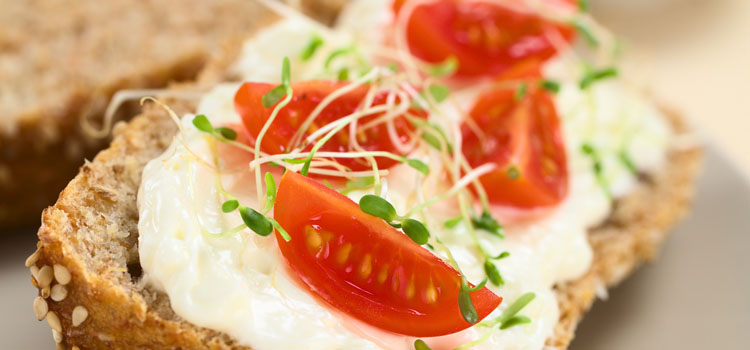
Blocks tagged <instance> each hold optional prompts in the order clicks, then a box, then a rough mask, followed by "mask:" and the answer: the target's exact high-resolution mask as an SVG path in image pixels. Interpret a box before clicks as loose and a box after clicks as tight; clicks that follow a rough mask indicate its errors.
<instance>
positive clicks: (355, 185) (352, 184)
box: [341, 176, 375, 194]
mask: <svg viewBox="0 0 750 350" xmlns="http://www.w3.org/2000/svg"><path fill="white" fill-rule="evenodd" d="M374 184H375V178H374V177H372V176H365V177H358V178H356V179H354V180H349V181H347V182H346V185H345V186H344V190H343V191H341V193H342V194H347V193H349V192H351V191H356V190H365V189H368V188H370V187H372V186H373V185H374Z"/></svg>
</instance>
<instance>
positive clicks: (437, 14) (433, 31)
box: [394, 0, 575, 78]
mask: <svg viewBox="0 0 750 350" xmlns="http://www.w3.org/2000/svg"><path fill="white" fill-rule="evenodd" d="M547 1H549V2H555V0H547ZM405 2H406V1H404V0H399V1H396V2H395V3H394V9H395V11H397V12H398V11H399V10H400V8H401V7H402V5H403V3H405ZM556 2H557V3H560V4H562V5H563V6H570V3H571V1H568V0H557V1H556ZM517 5H518V6H523V3H522V2H520V1H519V2H518V4H517ZM553 32H554V33H556V34H559V35H560V36H561V37H562V38H563V40H564V41H567V42H570V41H572V40H573V38H574V37H575V32H574V30H573V29H572V28H571V27H569V26H566V25H560V24H555V23H552V22H550V21H548V20H546V19H543V18H541V17H540V16H538V15H536V14H533V13H526V12H520V11H518V10H516V9H511V8H508V7H505V6H502V5H499V4H496V3H492V2H490V1H481V0H469V1H461V0H437V1H434V2H429V3H426V4H423V5H419V6H418V7H417V8H415V9H414V12H413V13H412V15H411V17H410V18H409V20H408V24H407V28H406V38H407V43H408V46H409V50H410V51H411V53H412V54H413V55H414V56H416V57H418V58H420V59H422V60H424V61H427V62H430V63H439V62H443V61H445V60H446V59H448V58H449V57H451V56H453V57H455V58H456V59H457V60H458V62H459V66H458V70H457V72H456V76H457V77H464V78H466V77H480V76H489V77H492V76H495V75H498V74H500V73H502V72H503V71H505V70H507V69H510V68H511V67H513V66H514V65H516V64H518V63H520V62H523V61H526V60H532V61H540V62H542V61H545V60H547V59H549V58H550V57H552V56H554V55H555V54H556V53H557V49H556V48H555V46H554V45H553V44H552V42H551V41H550V39H549V38H548V37H547V36H546V34H547V33H553Z"/></svg>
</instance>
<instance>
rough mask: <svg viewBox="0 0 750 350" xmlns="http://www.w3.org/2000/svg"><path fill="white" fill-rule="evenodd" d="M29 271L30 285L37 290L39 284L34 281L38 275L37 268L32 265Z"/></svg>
mask: <svg viewBox="0 0 750 350" xmlns="http://www.w3.org/2000/svg"><path fill="white" fill-rule="evenodd" d="M29 269H30V270H31V284H33V285H34V288H39V282H37V281H36V279H37V276H38V275H39V267H38V266H36V265H34V266H32V267H30V268H29Z"/></svg>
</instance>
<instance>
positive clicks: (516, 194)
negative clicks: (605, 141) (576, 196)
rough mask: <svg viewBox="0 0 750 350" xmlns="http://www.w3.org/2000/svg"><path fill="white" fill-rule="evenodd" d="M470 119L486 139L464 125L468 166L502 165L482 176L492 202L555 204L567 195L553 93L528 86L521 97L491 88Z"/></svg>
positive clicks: (527, 205) (527, 206)
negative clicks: (518, 98) (489, 163)
mask: <svg viewBox="0 0 750 350" xmlns="http://www.w3.org/2000/svg"><path fill="white" fill-rule="evenodd" d="M470 118H471V119H472V121H473V122H474V123H475V124H476V125H477V126H478V128H479V129H480V130H482V131H483V133H484V138H480V137H479V136H478V135H477V134H476V133H475V132H473V131H472V130H471V129H470V128H468V127H467V126H464V128H463V135H464V137H463V153H464V155H465V156H466V158H467V160H468V162H469V164H470V165H472V166H473V167H477V166H479V165H482V164H485V163H488V162H492V163H495V164H497V165H498V168H497V170H495V171H493V172H491V173H489V174H486V175H484V176H482V177H481V178H480V182H481V183H482V184H483V185H484V188H485V190H486V191H487V195H488V197H489V200H490V202H492V203H493V204H497V205H501V206H509V207H515V208H520V209H532V208H537V207H548V206H552V205H555V204H558V203H559V202H560V201H562V200H563V198H565V196H566V195H567V191H568V168H567V159H566V155H565V145H564V143H563V137H562V132H561V130H560V120H559V118H558V116H557V111H556V109H555V104H554V101H553V100H552V97H551V96H550V95H549V93H547V92H546V91H545V90H544V89H541V88H531V87H530V88H529V90H528V92H527V93H526V95H525V97H523V98H522V99H521V100H517V98H516V92H515V91H514V90H512V89H499V88H498V89H495V90H491V91H488V92H486V93H484V94H482V95H481V96H480V97H479V99H478V100H477V102H476V103H475V105H474V107H473V108H472V110H471V113H470ZM512 167H515V170H516V171H517V172H515V175H517V176H514V169H512Z"/></svg>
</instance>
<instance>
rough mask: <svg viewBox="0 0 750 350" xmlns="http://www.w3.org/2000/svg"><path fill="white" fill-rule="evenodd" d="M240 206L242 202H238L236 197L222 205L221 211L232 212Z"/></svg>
mask: <svg viewBox="0 0 750 350" xmlns="http://www.w3.org/2000/svg"><path fill="white" fill-rule="evenodd" d="M239 206H240V202H238V201H237V200H236V199H230V200H228V201H226V202H224V203H223V204H222V205H221V211H223V212H225V213H231V212H233V211H235V210H236V209H237V207H239Z"/></svg>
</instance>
